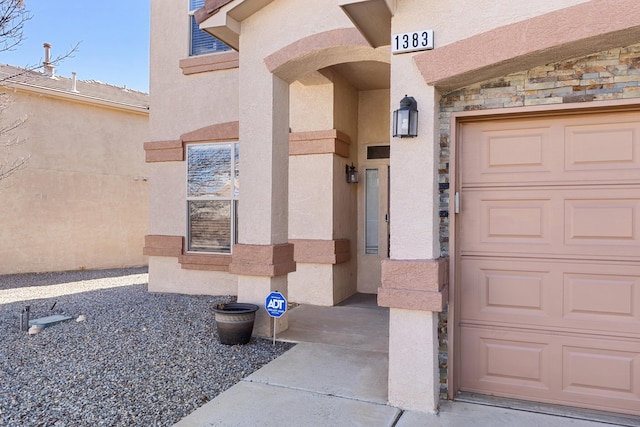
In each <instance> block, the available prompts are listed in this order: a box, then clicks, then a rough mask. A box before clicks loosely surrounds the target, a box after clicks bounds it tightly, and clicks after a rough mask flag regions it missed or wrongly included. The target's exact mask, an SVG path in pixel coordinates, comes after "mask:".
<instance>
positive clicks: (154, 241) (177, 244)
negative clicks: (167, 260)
mask: <svg viewBox="0 0 640 427" xmlns="http://www.w3.org/2000/svg"><path fill="white" fill-rule="evenodd" d="M183 245H184V238H183V237H182V236H161V235H147V236H144V248H142V253H143V254H144V255H148V256H170V257H177V256H180V255H181V254H182V247H183Z"/></svg>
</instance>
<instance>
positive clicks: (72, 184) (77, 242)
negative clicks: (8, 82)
mask: <svg viewBox="0 0 640 427" xmlns="http://www.w3.org/2000/svg"><path fill="white" fill-rule="evenodd" d="M11 97H12V98H13V104H12V105H11V106H10V107H9V108H8V109H7V110H6V111H4V112H3V116H2V120H3V123H8V122H10V121H11V120H13V119H15V118H18V117H23V116H25V117H27V121H26V122H25V123H24V124H22V125H21V126H20V127H19V128H18V129H17V130H16V131H15V134H14V135H15V137H17V138H20V139H23V140H24V142H23V143H22V144H20V145H19V146H18V147H16V149H15V150H14V153H12V155H16V156H17V155H20V154H26V155H29V156H30V159H29V162H28V163H27V165H26V168H24V169H22V170H20V171H18V172H17V173H15V174H14V175H12V176H10V177H9V178H8V179H6V180H3V181H2V182H0V199H1V200H2V203H0V217H1V218H2V227H1V228H0V242H2V245H0V259H2V262H0V274H8V273H25V272H45V271H65V270H77V269H100V268H112V267H126V266H141V265H146V263H147V259H146V257H144V256H143V255H142V247H143V246H144V235H145V234H147V230H148V209H149V205H148V181H147V177H148V172H147V166H146V164H145V162H144V152H143V150H142V144H143V142H144V141H145V140H147V138H148V115H147V114H146V113H139V112H132V111H125V110H120V109H111V108H105V107H96V106H92V105H88V104H80V103H77V102H75V101H73V100H68V99H67V100H62V99H59V98H53V97H47V96H43V95H42V94H40V93H34V92H23V91H20V90H19V91H17V92H15V93H14V92H12V93H11Z"/></svg>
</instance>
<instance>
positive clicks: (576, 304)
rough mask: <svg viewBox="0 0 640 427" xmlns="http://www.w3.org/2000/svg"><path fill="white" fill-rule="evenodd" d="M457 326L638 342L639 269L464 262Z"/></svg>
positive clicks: (550, 262) (528, 262)
mask: <svg viewBox="0 0 640 427" xmlns="http://www.w3.org/2000/svg"><path fill="white" fill-rule="evenodd" d="M461 274H462V275H461V281H460V285H461V292H460V307H461V315H460V322H461V324H465V325H466V324H484V325H485V326H487V327H496V326H497V327H508V326H512V327H516V326H517V327H519V328H526V329H531V328H540V329H547V330H549V331H561V332H565V333H574V334H585V333H589V334H598V335H604V336H611V335H623V336H626V337H636V338H637V339H638V340H639V341H640V265H636V264H634V263H628V264H620V263H617V264H614V263H594V262H589V263H584V262H582V263H577V262H574V261H570V262H566V261H562V260H544V261H536V260H527V259H516V258H482V257H474V258H469V257H464V258H463V259H462V260H461Z"/></svg>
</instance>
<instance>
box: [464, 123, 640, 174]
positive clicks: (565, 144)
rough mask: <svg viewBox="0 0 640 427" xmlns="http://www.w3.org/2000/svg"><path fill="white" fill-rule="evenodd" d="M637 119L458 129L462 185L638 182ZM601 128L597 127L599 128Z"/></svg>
mask: <svg viewBox="0 0 640 427" xmlns="http://www.w3.org/2000/svg"><path fill="white" fill-rule="evenodd" d="M639 117H640V114H638V113H635V112H630V113H615V114H603V115H600V116H599V117H598V118H597V119H595V118H594V120H593V122H592V121H588V123H585V120H584V119H583V118H582V117H570V116H565V117H562V118H550V119H548V120H544V121H541V120H521V121H515V122H514V121H510V120H497V121H487V122H479V123H473V124H469V125H466V126H464V127H463V129H462V140H463V141H473V143H469V144H463V146H462V154H461V159H460V161H461V165H462V168H461V171H462V179H463V181H464V182H465V184H466V185H469V186H487V185H496V184H498V185H509V186H511V185H522V184H532V183H537V184H540V185H544V184H545V183H547V184H552V185H558V184H573V183H584V182H596V181H599V182H612V183H620V182H624V181H637V180H638V179H639V178H640V123H639ZM598 121H599V122H601V123H597V122H598Z"/></svg>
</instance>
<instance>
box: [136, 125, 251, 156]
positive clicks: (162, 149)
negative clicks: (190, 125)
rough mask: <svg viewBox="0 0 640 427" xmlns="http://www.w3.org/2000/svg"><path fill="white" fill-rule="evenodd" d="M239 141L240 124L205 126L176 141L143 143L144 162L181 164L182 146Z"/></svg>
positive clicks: (185, 134) (183, 135)
mask: <svg viewBox="0 0 640 427" xmlns="http://www.w3.org/2000/svg"><path fill="white" fill-rule="evenodd" d="M239 139H240V123H239V122H227V123H218V124H215V125H210V126H205V127H203V128H200V129H196V130H194V131H191V132H187V133H184V134H182V135H181V136H180V139H179V140H177V141H151V142H145V143H144V151H145V161H146V162H147V163H154V162H183V161H184V156H185V155H184V151H185V150H184V144H193V143H198V142H221V141H238V140H239Z"/></svg>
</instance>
